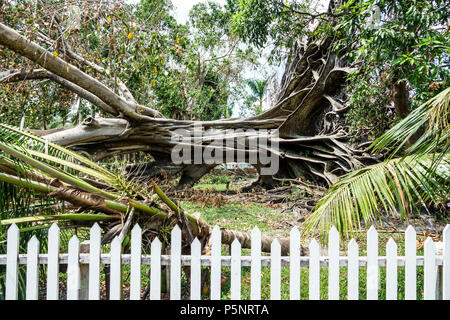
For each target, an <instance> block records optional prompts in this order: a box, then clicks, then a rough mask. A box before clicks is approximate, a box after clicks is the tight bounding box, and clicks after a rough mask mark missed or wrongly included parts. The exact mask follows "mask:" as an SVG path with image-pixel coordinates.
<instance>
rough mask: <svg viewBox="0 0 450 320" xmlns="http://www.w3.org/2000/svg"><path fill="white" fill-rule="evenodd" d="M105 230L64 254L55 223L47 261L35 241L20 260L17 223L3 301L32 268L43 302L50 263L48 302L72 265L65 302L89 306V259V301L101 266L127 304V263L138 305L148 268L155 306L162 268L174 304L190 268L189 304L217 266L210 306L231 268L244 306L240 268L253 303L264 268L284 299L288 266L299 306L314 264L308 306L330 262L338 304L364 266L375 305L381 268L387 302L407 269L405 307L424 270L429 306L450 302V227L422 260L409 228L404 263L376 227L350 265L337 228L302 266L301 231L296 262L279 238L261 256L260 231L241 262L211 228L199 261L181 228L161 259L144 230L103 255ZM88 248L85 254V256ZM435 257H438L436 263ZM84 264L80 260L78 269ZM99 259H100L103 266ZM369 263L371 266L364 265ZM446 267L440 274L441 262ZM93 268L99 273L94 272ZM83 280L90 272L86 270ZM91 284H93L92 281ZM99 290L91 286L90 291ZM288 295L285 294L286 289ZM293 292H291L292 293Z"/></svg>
mask: <svg viewBox="0 0 450 320" xmlns="http://www.w3.org/2000/svg"><path fill="white" fill-rule="evenodd" d="M100 235H101V233H100V228H99V226H98V224H95V225H94V226H93V227H92V228H91V235H90V239H91V241H90V243H89V244H88V243H87V242H83V243H81V244H80V241H79V239H78V238H77V237H76V236H73V237H72V238H71V239H70V241H69V245H68V253H67V254H61V255H60V254H59V245H60V229H59V227H58V225H57V224H53V225H52V226H51V228H50V229H49V231H48V254H46V255H41V256H40V255H39V245H40V244H39V241H38V240H37V238H36V237H32V238H31V239H30V241H29V242H28V243H27V254H26V255H23V254H21V255H19V236H20V232H19V229H18V228H17V226H16V225H15V224H13V225H11V227H10V228H9V229H8V231H7V244H6V246H7V252H6V254H0V265H6V277H5V284H6V291H5V299H7V300H17V298H18V269H19V263H20V264H22V265H23V264H27V267H26V271H27V273H26V299H27V300H37V299H38V294H39V264H40V263H41V264H43V263H44V264H47V283H46V288H47V289H46V290H47V300H57V299H58V298H59V276H58V271H59V264H60V263H61V264H64V263H66V264H67V300H79V299H83V295H82V290H83V289H82V288H83V286H82V281H81V279H82V274H83V270H82V268H81V267H82V266H86V268H87V265H86V264H85V263H87V260H86V255H83V253H87V252H89V251H88V250H85V249H87V246H89V247H90V255H89V262H88V264H89V299H92V300H97V299H99V288H98V287H96V285H95V284H96V279H99V271H100V267H99V266H100V262H102V263H106V264H110V285H109V289H110V293H109V299H111V300H120V299H122V298H123V284H122V266H121V265H122V260H123V262H124V263H125V264H130V300H139V299H140V296H141V295H140V290H141V268H142V264H146V265H148V264H150V266H151V268H150V271H151V272H150V299H151V300H159V299H160V298H161V286H162V284H161V266H162V264H164V265H167V264H168V265H170V275H169V277H170V299H171V300H175V299H180V297H181V266H182V265H190V266H191V274H190V275H191V277H190V279H191V282H190V288H191V293H190V299H191V300H200V299H201V267H202V265H207V266H211V297H210V298H211V300H220V298H221V282H222V281H221V280H222V279H221V268H222V266H231V271H230V274H231V286H230V298H231V299H232V300H240V299H241V287H242V278H241V276H242V269H241V268H242V265H246V266H248V265H250V268H251V278H250V281H251V288H250V299H252V300H259V299H261V267H262V264H264V266H269V267H270V299H272V300H280V299H281V269H282V265H283V266H289V267H290V284H289V293H290V299H291V300H298V299H300V298H301V296H300V270H301V266H302V265H303V264H304V261H305V260H306V261H309V299H310V300H319V299H320V294H321V292H320V291H321V289H320V278H321V272H320V271H321V265H322V266H324V264H323V263H327V262H328V266H327V267H328V299H329V300H336V299H339V270H340V269H339V268H340V266H345V265H346V266H347V267H348V273H347V298H348V300H357V299H358V298H359V268H360V267H362V266H365V267H366V270H367V279H366V280H367V288H366V289H367V290H366V292H367V299H368V300H376V299H378V294H379V280H380V274H379V269H380V267H384V266H385V267H386V300H396V299H397V298H398V269H399V266H403V265H404V266H405V298H406V299H407V300H415V299H417V288H416V284H417V267H418V266H423V267H424V268H423V269H424V286H423V292H424V293H423V295H424V299H425V300H435V299H440V298H441V297H442V298H443V299H444V300H448V299H449V293H450V285H449V279H450V272H449V270H450V225H447V226H446V227H445V228H444V231H443V245H444V247H443V252H442V255H441V253H440V249H439V247H437V246H436V243H434V242H433V239H432V238H427V239H426V241H425V243H424V255H423V257H417V249H416V231H415V230H414V228H413V227H412V226H408V228H407V230H406V232H405V257H404V259H403V257H399V256H398V247H397V244H396V243H395V241H394V240H393V239H392V238H390V239H389V241H388V242H387V244H386V257H379V256H378V246H379V244H378V232H377V231H376V229H375V228H374V227H373V226H372V227H371V228H370V229H369V230H368V232H367V260H366V259H365V258H366V257H359V253H358V250H359V248H358V244H357V242H356V241H355V239H351V240H350V242H349V243H348V248H347V250H348V253H347V259H345V257H343V258H341V257H340V251H339V243H340V242H339V233H338V231H337V229H336V228H334V227H333V228H332V229H331V230H330V232H329V238H328V239H329V242H328V257H321V256H320V253H321V251H320V246H319V243H318V242H317V241H316V240H312V241H311V242H310V244H309V251H310V256H309V258H308V257H306V259H301V258H302V257H301V246H300V233H299V231H298V229H297V228H293V229H292V230H291V233H290V257H282V256H281V245H280V242H279V241H278V239H275V240H274V241H273V242H272V244H271V248H270V250H271V252H270V257H267V256H264V257H262V253H261V232H260V230H259V229H258V228H257V227H255V228H254V229H253V230H252V233H251V244H252V246H251V256H250V257H242V253H241V249H242V247H241V244H240V242H239V240H238V239H234V241H233V243H232V245H231V257H222V253H221V231H220V228H219V227H217V226H216V227H215V228H214V229H213V232H212V235H211V256H210V257H206V256H204V257H203V256H202V255H201V243H200V241H199V240H198V239H197V238H195V239H194V241H193V242H192V243H191V254H190V256H187V257H185V256H182V255H181V244H182V243H181V229H180V228H179V227H178V226H175V227H174V228H173V230H172V234H171V250H170V256H169V257H168V256H162V255H161V246H162V244H161V242H160V240H159V239H158V238H155V239H154V240H153V242H152V244H151V255H150V258H149V256H145V255H142V230H141V228H140V227H139V226H138V225H136V226H135V227H134V228H133V230H132V232H131V254H129V255H127V254H125V255H123V256H122V243H121V240H120V239H119V238H118V237H115V238H114V240H113V241H112V243H111V251H110V254H109V255H104V256H101V251H100V250H101V249H100V244H101V238H100ZM83 246H85V247H86V248H85V249H83ZM437 254H438V255H439V256H437ZM80 258H81V259H82V260H81V262H82V264H80ZM100 258H101V259H100ZM287 258H288V259H287ZM366 261H367V262H366ZM441 261H442V267H439V266H440V263H441ZM438 267H439V268H440V269H441V270H442V271H441V272H442V273H441V274H442V282H441V284H442V290H443V291H440V292H438V291H436V289H437V288H439V287H438V285H439V281H440V280H439V279H441V278H438V275H439V274H438V271H439V269H438ZM91 269H92V270H93V272H92V273H91V272H90V271H91ZM84 273H86V274H87V273H88V272H87V270H86V271H84ZM91 278H92V279H91ZM91 283H93V286H91ZM283 289H284V287H283ZM286 289H287V288H286Z"/></svg>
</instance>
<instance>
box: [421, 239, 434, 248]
mask: <svg viewBox="0 0 450 320" xmlns="http://www.w3.org/2000/svg"><path fill="white" fill-rule="evenodd" d="M423 244H424V246H425V247H428V246H432V245H434V241H433V238H431V237H427V239H426V240H425V242H424V243H423Z"/></svg>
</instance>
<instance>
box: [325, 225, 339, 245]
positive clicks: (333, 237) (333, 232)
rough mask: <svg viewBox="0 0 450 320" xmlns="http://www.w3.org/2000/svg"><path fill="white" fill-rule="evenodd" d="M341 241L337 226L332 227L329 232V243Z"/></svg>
mask: <svg viewBox="0 0 450 320" xmlns="http://www.w3.org/2000/svg"><path fill="white" fill-rule="evenodd" d="M333 241H339V231H338V230H337V229H336V227H335V226H333V227H331V229H330V231H329V232H328V242H333Z"/></svg>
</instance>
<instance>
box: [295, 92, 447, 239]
mask: <svg viewBox="0 0 450 320" xmlns="http://www.w3.org/2000/svg"><path fill="white" fill-rule="evenodd" d="M449 103H450V88H447V89H446V90H444V91H443V92H441V93H440V94H438V95H436V97H434V98H432V99H430V100H429V101H428V102H427V103H425V104H423V105H422V106H420V107H419V108H417V109H416V110H415V111H413V112H412V113H410V114H409V115H408V116H407V117H406V118H405V119H403V120H402V121H400V122H399V123H398V124H397V125H396V126H394V127H393V128H391V129H390V130H389V131H387V132H386V133H385V134H384V135H382V136H381V137H380V138H379V139H377V140H376V141H375V143H374V144H373V145H372V147H373V148H374V149H375V150H380V149H383V148H388V149H390V150H393V152H392V154H391V158H389V159H388V160H386V161H384V162H381V163H379V164H375V165H372V166H368V167H365V168H362V169H360V170H356V171H353V172H350V173H348V174H346V175H345V176H343V177H342V178H341V179H340V180H339V181H338V182H337V183H335V184H334V185H333V186H332V187H330V188H329V189H328V191H327V193H326V194H325V196H324V197H323V198H322V199H321V200H320V201H319V202H318V203H317V205H316V207H315V208H314V212H313V214H312V215H311V216H310V217H309V218H308V219H307V221H305V228H304V229H303V235H306V234H311V233H312V232H314V231H315V230H320V232H321V234H322V238H323V239H325V238H326V236H327V232H328V230H329V229H330V228H331V226H332V225H334V226H336V228H337V229H338V230H339V231H340V232H341V233H343V234H344V235H346V236H349V235H353V234H354V231H355V230H356V229H358V228H360V227H361V222H362V221H363V222H364V223H365V224H366V225H370V224H373V223H377V222H379V221H380V220H381V219H382V218H385V217H390V216H399V217H401V218H403V219H407V218H408V217H410V216H411V215H413V214H420V213H421V211H420V209H421V208H423V209H424V210H426V211H428V206H429V205H430V204H434V205H436V206H438V205H439V204H441V203H445V201H446V200H447V199H448V198H449V196H450V194H449V190H450V188H449V184H450V157H449V156H450V155H449V153H448V150H449V146H450V139H449V137H450V129H449V127H448V117H449V110H450V108H449ZM423 126H426V129H425V132H424V133H423V134H422V135H421V137H420V138H419V139H418V141H417V142H416V143H415V144H413V145H412V146H411V147H410V148H408V150H407V152H406V156H404V157H396V158H393V156H398V151H399V150H400V148H401V147H402V146H403V145H405V144H406V143H407V141H408V140H409V138H410V137H411V136H412V135H413V134H415V133H417V132H419V130H420V129H421V128H422V127H423ZM417 204H419V205H417ZM382 209H383V210H382Z"/></svg>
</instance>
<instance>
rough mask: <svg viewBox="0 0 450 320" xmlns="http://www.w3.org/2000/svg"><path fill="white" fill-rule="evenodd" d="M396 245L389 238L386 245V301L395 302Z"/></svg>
mask: <svg viewBox="0 0 450 320" xmlns="http://www.w3.org/2000/svg"><path fill="white" fill-rule="evenodd" d="M397 272H398V265H397V244H396V243H395V241H394V239H392V238H390V239H389V241H388V242H387V245H386V300H397V277H398V276H397Z"/></svg>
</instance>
